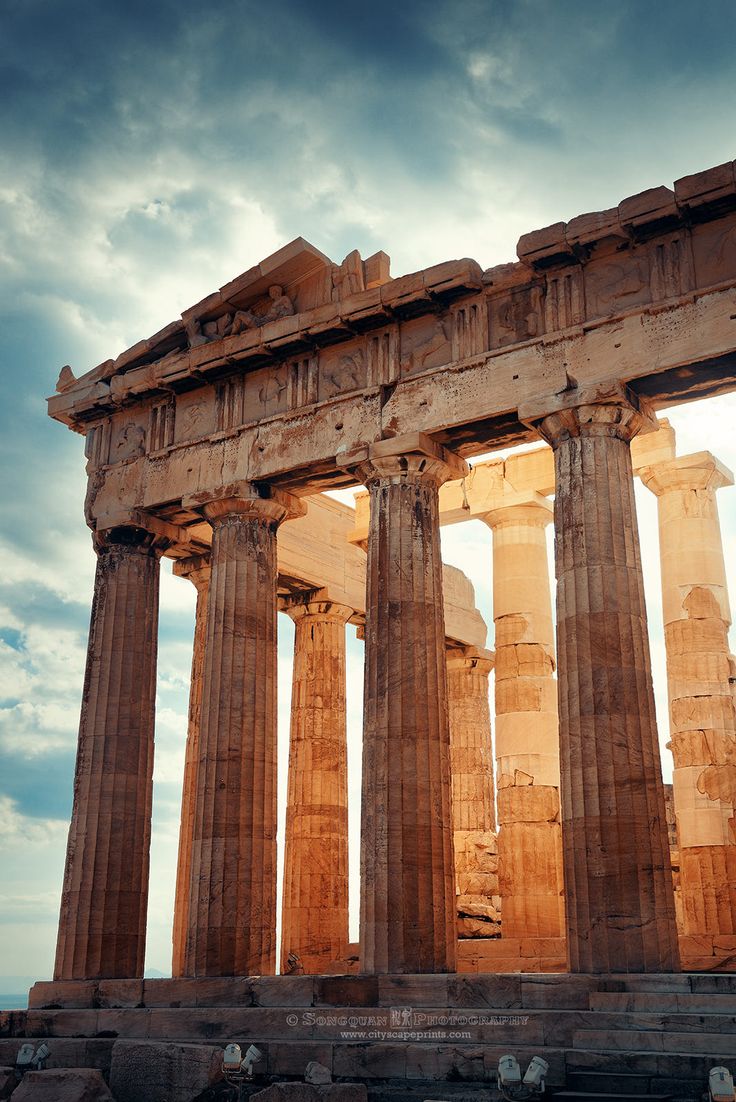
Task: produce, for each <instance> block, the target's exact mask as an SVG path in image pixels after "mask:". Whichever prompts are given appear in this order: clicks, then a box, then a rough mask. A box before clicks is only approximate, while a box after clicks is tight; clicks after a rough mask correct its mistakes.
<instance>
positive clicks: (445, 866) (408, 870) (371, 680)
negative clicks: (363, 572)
mask: <svg viewBox="0 0 736 1102" xmlns="http://www.w3.org/2000/svg"><path fill="white" fill-rule="evenodd" d="M346 458H347V457H346ZM347 465H348V464H347V463H346V466H347ZM352 469H354V471H355V475H356V477H357V478H358V479H360V481H361V482H363V483H364V484H365V485H366V487H367V488H368V490H369V493H370V528H369V536H368V565H367V584H366V663H365V693H364V715H365V719H364V736H363V798H362V830H361V962H362V968H363V970H364V971H366V972H447V971H453V970H454V967H455V943H456V935H455V883H454V869H453V852H452V818H451V789H450V738H449V727H448V715H447V667H446V660H445V628H444V608H443V599H442V562H441V559H440V541H439V516H438V488H439V486H440V484H441V483H442V482H444V481H445V480H447V479H448V478H452V477H455V478H458V477H462V475H463V474H464V473H465V472H466V471H467V467H466V464H465V463H463V462H462V461H461V460H458V459H456V458H455V457H454V456H452V455H451V454H450V453H448V452H446V451H445V449H443V448H440V447H439V446H438V445H435V444H434V443H433V441H431V440H429V439H428V438H426V437H422V436H420V435H419V434H416V435H414V436H412V437H411V438H410V439H407V438H403V439H402V438H396V439H394V440H384V441H380V442H379V443H377V444H374V445H371V447H370V448H369V449H365V450H364V451H363V453H362V454H361V457H360V461H359V462H357V463H354V464H353V468H352Z"/></svg>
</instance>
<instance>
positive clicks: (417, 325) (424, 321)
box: [401, 314, 452, 376]
mask: <svg viewBox="0 0 736 1102" xmlns="http://www.w3.org/2000/svg"><path fill="white" fill-rule="evenodd" d="M451 360H452V320H451V317H450V315H449V314H445V315H441V314H430V315H429V317H422V318H415V319H414V320H412V321H407V322H403V323H402V325H401V374H402V376H407V375H416V374H418V373H419V372H420V371H429V370H430V369H431V368H436V367H442V366H444V364H448V363H450V362H451Z"/></svg>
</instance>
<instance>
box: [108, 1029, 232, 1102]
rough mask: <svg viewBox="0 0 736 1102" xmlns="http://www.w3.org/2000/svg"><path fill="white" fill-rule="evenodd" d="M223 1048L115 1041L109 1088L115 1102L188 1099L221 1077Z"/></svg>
mask: <svg viewBox="0 0 736 1102" xmlns="http://www.w3.org/2000/svg"><path fill="white" fill-rule="evenodd" d="M222 1055H223V1050H222V1049H221V1048H219V1047H217V1046H214V1045H187V1044H180V1043H176V1042H173V1041H166V1042H157V1041H117V1042H116V1044H115V1046H114V1047H113V1050H112V1067H111V1069H110V1087H111V1088H112V1091H113V1093H114V1095H115V1100H116V1102H191V1099H193V1098H194V1097H196V1095H198V1094H200V1093H201V1092H202V1091H204V1090H206V1089H207V1088H208V1087H210V1086H212V1085H213V1084H214V1083H217V1082H219V1081H220V1080H221V1079H222V1078H223V1075H222Z"/></svg>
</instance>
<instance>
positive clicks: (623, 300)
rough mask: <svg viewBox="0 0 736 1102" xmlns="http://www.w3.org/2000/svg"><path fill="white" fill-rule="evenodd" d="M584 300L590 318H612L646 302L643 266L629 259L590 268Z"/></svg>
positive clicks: (634, 259)
mask: <svg viewBox="0 0 736 1102" xmlns="http://www.w3.org/2000/svg"><path fill="white" fill-rule="evenodd" d="M585 291H586V298H587V299H588V303H589V306H590V313H591V315H592V316H594V317H595V316H596V315H598V316H600V315H606V314H614V313H616V312H617V311H619V310H627V309H629V307H631V306H636V305H638V304H639V303H641V302H645V301H646V300H647V299H648V298H649V273H648V271H647V265H646V262H645V261H644V260H643V259H636V258H635V257H633V256H631V255H627V256H625V257H622V258H621V259H620V260H609V261H607V262H606V263H601V264H595V263H593V264H591V265H590V266H589V267H588V269H587V270H586V274H585Z"/></svg>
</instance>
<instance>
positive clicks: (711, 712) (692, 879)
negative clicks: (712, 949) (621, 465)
mask: <svg viewBox="0 0 736 1102" xmlns="http://www.w3.org/2000/svg"><path fill="white" fill-rule="evenodd" d="M639 475H640V477H641V480H642V482H643V483H644V484H645V485H646V486H648V487H649V489H650V490H651V491H652V492H653V493H655V494H656V495H657V499H658V500H657V505H658V512H659V551H660V558H661V566H662V607H663V612H664V635H665V646H666V651H667V684H668V689H669V704H670V733H671V740H672V741H671V749H672V754H673V757H674V773H673V778H672V782H673V794H674V805H675V815H676V820H677V833H678V840H679V847H680V893H681V899H682V921H683V932H684V933H686V934H710V935H722V934H735V933H736V831H735V829H734V828H735V827H736V822H735V821H734V806H733V796H734V792H733V785H732V781H731V779H730V778H731V777H732V776H733V774H734V773H736V714H735V712H734V700H733V694H732V688H733V687H732V684H731V681H730V677H731V655H730V651H729V646H728V629H729V626H730V623H731V610H730V606H729V600H728V589H727V586H726V570H725V564H724V559H723V544H722V542H721V530H720V524H719V521H718V506H717V504H716V490H718V489H719V488H720V487H722V486H731V485H733V476H732V475H731V473H730V471H728V470H727V469H726V468H725V467H723V466H722V464H720V463H719V462H718V460H717V459H715V458H714V457H713V456H712V455H711V454H710V452H698V453H697V454H695V455H687V456H683V457H681V458H677V459H671V460H669V461H667V462H664V463H657V464H655V465H653V466H651V467H647V468H644V469H642V470H640V471H639Z"/></svg>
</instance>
